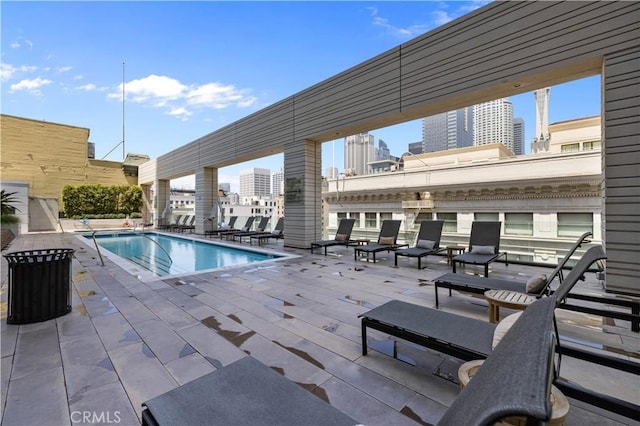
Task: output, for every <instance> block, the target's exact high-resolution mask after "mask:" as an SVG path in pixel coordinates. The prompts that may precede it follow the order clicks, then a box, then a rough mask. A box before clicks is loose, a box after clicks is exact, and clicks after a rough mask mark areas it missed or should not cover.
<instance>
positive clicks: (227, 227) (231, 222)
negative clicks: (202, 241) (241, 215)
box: [204, 216, 238, 237]
mask: <svg viewBox="0 0 640 426" xmlns="http://www.w3.org/2000/svg"><path fill="white" fill-rule="evenodd" d="M236 220H238V216H231V217H230V218H229V223H228V224H226V225H222V226H221V227H220V228H218V229H211V230H209V231H205V232H204V235H205V237H206V236H209V235H218V234H219V233H221V232H227V231H237V229H235V228H234V226H235V225H236Z"/></svg>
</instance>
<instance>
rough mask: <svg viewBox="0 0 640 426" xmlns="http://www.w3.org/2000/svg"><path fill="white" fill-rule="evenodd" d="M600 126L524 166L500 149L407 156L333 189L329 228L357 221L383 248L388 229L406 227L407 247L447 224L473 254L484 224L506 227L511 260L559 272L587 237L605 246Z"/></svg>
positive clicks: (529, 158) (564, 134) (449, 240)
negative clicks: (387, 222)
mask: <svg viewBox="0 0 640 426" xmlns="http://www.w3.org/2000/svg"><path fill="white" fill-rule="evenodd" d="M597 121H598V120H597V117H594V118H587V119H578V120H572V121H570V122H562V123H558V124H557V125H555V126H554V125H552V126H550V129H551V132H552V138H551V146H552V149H551V150H550V152H548V153H545V154H544V155H542V154H539V155H525V156H515V155H513V153H511V152H510V151H509V150H508V149H506V148H505V147H504V146H503V145H501V144H492V145H485V146H478V147H470V148H460V149H455V150H449V151H442V152H436V153H429V154H421V155H418V156H407V157H405V158H404V167H403V169H401V170H398V171H395V172H388V173H380V174H377V175H368V176H353V177H340V178H338V179H335V180H329V181H328V185H327V186H326V187H325V188H324V191H323V201H324V209H325V223H327V225H328V229H329V232H331V231H332V230H334V229H335V227H336V226H337V223H338V221H339V219H340V218H343V217H354V218H356V225H355V227H354V236H355V237H356V238H375V237H376V236H377V234H378V230H379V229H380V223H381V221H382V220H384V219H391V218H393V219H401V220H402V228H401V239H404V240H405V241H406V242H408V243H410V244H411V243H413V239H414V238H415V234H416V232H417V230H418V227H419V222H420V221H421V220H426V219H443V220H445V227H444V231H443V243H444V244H463V245H466V242H467V241H468V236H469V233H470V230H471V223H472V222H473V221H474V220H499V221H501V222H502V224H503V226H502V238H501V246H502V247H503V248H504V249H505V250H507V251H508V252H509V257H510V258H511V259H514V260H522V261H535V262H543V263H555V262H556V261H557V259H558V258H561V257H563V256H564V251H563V250H564V249H565V248H566V246H567V244H570V243H571V242H573V241H575V239H576V237H577V236H579V235H581V234H582V233H583V232H585V231H591V232H593V234H594V241H601V239H602V232H601V222H602V217H601V216H602V215H601V213H602V193H601V187H600V185H601V181H602V171H601V170H602V169H601V152H600V146H599V144H598V143H593V142H594V139H597V140H599V135H600V126H599V125H594V124H595V123H597ZM572 135H573V136H572ZM586 142H589V143H586ZM575 144H578V146H579V149H578V150H575V149H573V147H575ZM566 147H572V148H571V149H567V148H566Z"/></svg>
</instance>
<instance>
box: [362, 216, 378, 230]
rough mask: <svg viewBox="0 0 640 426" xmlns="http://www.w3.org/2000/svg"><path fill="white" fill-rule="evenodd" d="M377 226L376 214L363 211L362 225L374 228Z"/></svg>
mask: <svg viewBox="0 0 640 426" xmlns="http://www.w3.org/2000/svg"><path fill="white" fill-rule="evenodd" d="M377 226H378V215H377V214H376V213H368V212H367V213H365V214H364V227H365V228H376V227H377Z"/></svg>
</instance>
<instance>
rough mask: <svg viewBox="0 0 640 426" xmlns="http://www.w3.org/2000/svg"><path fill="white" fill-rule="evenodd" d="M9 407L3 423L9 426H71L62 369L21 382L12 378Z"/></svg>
mask: <svg viewBox="0 0 640 426" xmlns="http://www.w3.org/2000/svg"><path fill="white" fill-rule="evenodd" d="M36 402H37V403H36ZM6 404H7V405H6V408H5V411H4V416H3V419H2V421H3V424H6V425H29V426H38V425H42V426H51V425H66V424H70V420H69V405H68V403H67V394H66V392H65V387H64V378H63V374H62V366H61V365H59V366H57V367H55V368H49V369H47V370H44V371H39V372H37V373H34V374H30V375H28V376H24V377H21V378H15V379H14V378H13V376H12V377H11V381H10V382H9V391H8V393H7V403H6Z"/></svg>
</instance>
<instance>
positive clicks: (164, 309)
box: [144, 299, 198, 330]
mask: <svg viewBox="0 0 640 426" xmlns="http://www.w3.org/2000/svg"><path fill="white" fill-rule="evenodd" d="M144 304H145V306H146V307H147V308H149V309H150V310H151V311H153V313H154V314H155V315H156V316H157V317H158V318H160V319H161V320H163V321H164V322H166V323H167V324H169V325H170V326H171V327H172V328H173V329H175V330H179V329H181V328H185V327H191V326H193V325H194V324H197V323H198V321H197V320H196V319H195V318H193V317H192V316H191V315H189V314H188V313H186V312H185V311H184V310H182V309H180V308H179V307H178V306H176V305H174V304H173V303H171V302H169V301H168V300H155V299H154V300H153V301H149V302H146V301H145V302H144Z"/></svg>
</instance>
